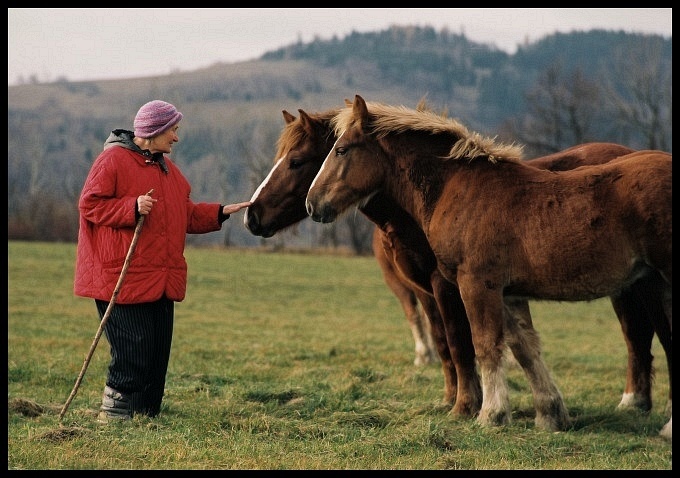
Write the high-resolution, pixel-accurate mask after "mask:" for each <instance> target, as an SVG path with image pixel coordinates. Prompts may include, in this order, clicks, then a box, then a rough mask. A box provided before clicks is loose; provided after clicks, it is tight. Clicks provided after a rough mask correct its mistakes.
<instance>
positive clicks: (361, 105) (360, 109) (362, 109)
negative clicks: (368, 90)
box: [352, 95, 368, 127]
mask: <svg viewBox="0 0 680 478" xmlns="http://www.w3.org/2000/svg"><path fill="white" fill-rule="evenodd" d="M352 113H353V114H354V119H355V120H357V121H360V122H361V123H362V127H363V125H364V124H367V123H368V107H367V106H366V102H365V101H364V99H363V98H362V97H361V96H359V95H356V96H355V97H354V104H353V105H352Z"/></svg>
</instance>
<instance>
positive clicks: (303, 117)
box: [298, 110, 314, 135]
mask: <svg viewBox="0 0 680 478" xmlns="http://www.w3.org/2000/svg"><path fill="white" fill-rule="evenodd" d="M298 113H300V123H302V127H303V128H304V129H305V131H306V132H307V134H310V135H311V134H312V133H314V125H313V124H312V123H313V122H312V118H310V117H309V115H308V114H307V113H305V112H304V110H298Z"/></svg>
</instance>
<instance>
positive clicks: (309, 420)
mask: <svg viewBox="0 0 680 478" xmlns="http://www.w3.org/2000/svg"><path fill="white" fill-rule="evenodd" d="M186 256H187V260H188V263H189V286H188V294H187V298H186V300H185V301H184V302H181V303H178V304H177V305H176V307H175V338H174V342H173V348H172V354H171V357H170V367H169V371H168V377H167V385H166V395H165V399H164V402H163V408H162V410H161V414H160V415H159V416H158V417H157V418H155V419H148V418H145V417H135V418H134V419H133V420H132V421H131V422H128V423H116V424H111V425H106V426H102V425H98V424H97V423H96V420H95V417H96V413H97V408H98V406H99V404H100V400H101V393H102V389H103V387H104V379H105V376H106V366H107V364H108V356H109V352H108V343H107V342H106V339H105V338H104V337H103V336H102V338H101V340H100V342H99V344H98V347H97V349H96V351H95V353H94V356H93V357H92V360H91V362H90V364H89V366H88V369H87V373H86V374H85V377H84V380H83V382H82V384H81V385H80V388H79V390H78V393H77V395H76V397H75V399H74V400H73V402H72V403H71V404H70V406H69V409H68V411H67V412H66V414H65V416H64V418H63V420H62V421H61V422H60V420H59V412H60V410H61V408H62V406H63V405H64V403H65V402H66V400H67V398H68V396H69V394H70V393H71V390H72V389H73V386H74V384H75V380H76V378H77V377H78V373H79V372H80V370H81V368H82V366H83V362H84V360H85V357H86V355H87V352H88V350H89V348H90V345H91V344H92V341H93V338H94V335H95V333H96V331H97V327H98V319H97V314H96V309H95V305H94V302H93V301H92V300H89V299H83V298H78V297H75V296H74V295H73V267H74V261H75V245H74V244H48V243H28V242H12V241H10V242H8V262H9V267H8V282H9V286H8V297H9V306H8V357H7V359H8V360H7V362H8V363H7V373H8V380H7V385H8V394H7V396H8V469H10V470H28V469H35V470H45V469H69V470H77V469H88V470H94V469H168V470H171V469H172V470H174V469H191V470H203V469H283V470H286V469H288V470H291V469H311V470H329V469H385V470H394V469H440V470H443V469H451V470H472V469H508V470H513V469H514V470H516V469H545V470H548V469H610V470H613V469H648V470H652V469H654V470H671V469H672V444H671V443H669V442H666V441H665V440H663V439H662V438H661V437H659V436H658V432H659V430H660V429H661V427H662V426H663V424H664V423H665V421H666V418H665V416H664V415H663V410H664V406H665V403H666V399H667V396H668V371H667V367H666V359H665V355H664V353H663V350H662V349H661V346H660V344H659V343H658V340H656V339H655V341H654V350H653V353H654V356H655V366H656V369H657V370H656V380H655V385H654V395H653V398H654V409H653V410H652V412H651V413H649V414H643V413H640V412H620V411H616V410H615V408H616V405H617V404H618V403H619V400H620V398H621V393H622V391H623V386H624V380H625V369H626V350H625V346H624V342H623V338H622V335H621V331H620V328H619V325H618V322H617V320H616V317H615V315H614V313H613V311H612V309H611V306H610V304H609V302H608V300H598V301H594V302H590V303H577V304H563V303H535V304H532V312H533V315H534V323H535V325H536V327H537V329H538V330H539V332H540V334H541V338H542V342H543V350H544V353H543V354H544V357H545V360H546V362H547V364H548V366H549V367H550V369H551V371H552V373H553V375H554V377H555V379H556V382H557V384H558V386H559V387H560V389H561V391H562V393H563V395H564V398H565V402H566V405H567V407H568V409H569V412H570V416H571V417H572V420H573V428H572V429H570V430H568V431H566V432H561V433H547V432H543V431H540V430H537V429H535V428H534V424H533V415H534V412H533V406H532V398H531V393H530V390H529V388H528V385H527V381H526V379H525V377H524V375H523V373H522V372H521V370H518V369H514V368H511V369H510V370H509V372H508V377H509V386H510V393H511V394H510V399H511V403H512V407H513V421H512V423H511V425H509V426H507V427H501V428H482V427H479V426H478V425H477V424H476V423H475V422H474V420H470V419H455V418H453V417H451V416H450V414H449V413H448V409H447V408H446V407H443V406H442V405H441V399H442V398H443V378H442V373H441V370H440V368H439V366H437V365H431V366H426V367H415V366H414V365H413V357H414V355H413V340H412V338H411V334H410V332H409V329H408V325H407V323H406V320H405V318H404V317H403V314H402V312H401V309H400V308H399V305H398V303H397V300H396V298H395V297H394V296H392V295H391V293H390V291H389V290H388V289H387V287H386V286H385V285H384V283H383V282H382V276H381V274H380V271H379V268H378V266H377V264H376V262H375V259H373V258H372V257H349V256H334V255H312V254H293V253H288V254H286V253H269V252H262V251H256V250H230V249H224V248H215V249H212V248H207V249H202V248H189V249H187V251H186Z"/></svg>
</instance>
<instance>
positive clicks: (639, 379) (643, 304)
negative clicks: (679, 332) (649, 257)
mask: <svg viewBox="0 0 680 478" xmlns="http://www.w3.org/2000/svg"><path fill="white" fill-rule="evenodd" d="M668 289H669V288H668V286H667V285H666V284H665V282H664V280H663V279H662V278H661V276H660V275H659V274H652V275H649V276H646V277H644V278H642V279H639V280H638V281H636V282H635V283H634V284H633V285H632V286H630V287H629V288H627V289H625V290H624V291H623V292H622V293H621V294H619V295H618V296H616V297H611V302H612V305H613V307H614V311H615V312H616V315H617V318H618V319H619V323H620V324H621V330H622V332H623V337H624V340H625V341H626V346H627V348H628V370H627V374H626V388H625V389H624V393H623V396H622V398H621V402H620V403H619V405H618V407H617V408H618V409H626V408H637V409H640V410H643V411H649V410H650V409H651V408H652V380H653V377H654V369H653V359H654V357H653V356H652V354H651V347H652V339H653V337H654V333H655V332H656V335H657V337H658V339H659V342H660V343H661V346H662V347H663V349H664V352H665V354H666V364H667V367H668V384H669V389H668V401H667V402H666V407H665V412H666V414H667V415H669V416H670V415H671V414H672V407H673V344H672V332H671V318H670V317H671V314H672V311H671V306H670V305H669V304H670V300H671V299H669V297H670V291H669V290H668ZM667 292H668V293H667Z"/></svg>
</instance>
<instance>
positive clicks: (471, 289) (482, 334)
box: [458, 274, 511, 426]
mask: <svg viewBox="0 0 680 478" xmlns="http://www.w3.org/2000/svg"><path fill="white" fill-rule="evenodd" d="M487 283H488V282H485V281H484V280H477V281H470V282H468V281H466V280H463V278H462V277H461V276H460V274H459V276H458V285H459V287H460V293H461V296H462V300H463V302H464V303H465V310H466V312H467V316H468V319H469V322H470V329H471V332H472V341H473V344H474V350H475V354H476V356H477V363H478V364H479V370H480V374H481V378H482V408H481V409H480V411H479V415H478V417H477V422H478V423H479V424H480V425H484V426H488V425H505V424H508V423H510V420H511V409H510V398H509V392H508V382H507V378H506V376H505V367H504V365H503V354H504V350H505V342H504V336H503V328H504V327H503V321H504V318H503V314H504V308H505V306H504V304H503V296H502V291H501V290H500V288H497V289H491V288H489V287H487Z"/></svg>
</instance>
